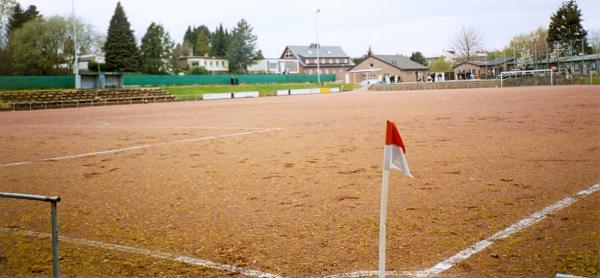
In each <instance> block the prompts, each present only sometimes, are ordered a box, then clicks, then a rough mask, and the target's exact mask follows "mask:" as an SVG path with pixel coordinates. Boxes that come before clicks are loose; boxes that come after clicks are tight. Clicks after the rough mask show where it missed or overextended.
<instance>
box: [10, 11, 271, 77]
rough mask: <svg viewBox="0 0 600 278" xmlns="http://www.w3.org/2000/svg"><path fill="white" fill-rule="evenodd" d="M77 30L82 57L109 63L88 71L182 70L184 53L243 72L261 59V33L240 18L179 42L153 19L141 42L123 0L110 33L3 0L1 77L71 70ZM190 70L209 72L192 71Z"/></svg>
mask: <svg viewBox="0 0 600 278" xmlns="http://www.w3.org/2000/svg"><path fill="white" fill-rule="evenodd" d="M73 26H75V28H73ZM74 34H76V35H77V53H78V55H86V54H97V53H101V52H104V54H105V60H106V63H105V64H98V63H95V62H91V63H90V70H93V71H96V70H98V69H101V70H106V71H117V72H140V73H147V74H178V73H180V72H181V71H182V70H181V69H180V67H179V64H178V60H179V59H180V58H181V57H183V56H205V55H206V56H210V57H219V58H226V59H228V60H229V70H230V71H232V72H245V71H246V70H247V68H248V66H250V65H251V64H253V63H254V62H255V61H256V60H259V59H263V55H262V52H261V51H260V50H257V48H256V40H257V36H256V35H254V34H253V29H252V26H250V24H249V23H248V22H247V21H246V20H244V19H241V20H240V21H239V22H238V23H237V24H236V26H235V27H234V28H233V29H232V30H231V31H230V30H228V29H226V28H224V27H223V25H222V24H220V25H219V26H218V27H216V28H215V30H214V31H212V32H211V30H210V29H209V28H208V27H206V26H204V25H201V26H198V27H192V26H189V27H188V29H187V31H186V32H185V35H184V38H183V42H182V43H177V44H176V43H175V42H174V41H173V40H172V38H171V36H170V34H169V32H168V31H167V30H165V28H164V27H163V26H162V25H161V24H158V23H155V22H152V23H150V25H149V26H148V28H147V29H146V32H145V34H144V36H143V37H142V39H141V41H140V44H139V46H138V42H137V40H136V38H135V35H134V32H133V30H132V29H131V24H130V23H129V20H128V19H127V15H126V14H125V11H124V9H123V6H122V5H121V3H120V2H118V3H117V6H116V8H115V11H114V14H113V16H112V18H111V20H110V24H109V28H108V32H107V34H106V36H102V35H100V34H98V33H97V32H96V31H95V30H94V28H93V26H91V25H86V24H83V23H82V21H81V20H80V19H77V18H65V17H61V16H52V17H48V18H46V17H44V16H42V15H41V14H40V13H39V11H38V10H37V7H36V6H34V5H31V6H29V7H28V8H27V9H23V8H22V7H21V5H20V4H19V3H18V2H16V1H15V0H0V61H1V62H0V75H56V74H71V73H72V72H73V69H72V66H73V64H74V61H75V55H74V53H75V49H74V42H73V38H74ZM190 73H207V70H206V69H203V68H195V69H190Z"/></svg>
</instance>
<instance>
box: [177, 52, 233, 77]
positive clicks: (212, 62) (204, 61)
mask: <svg viewBox="0 0 600 278" xmlns="http://www.w3.org/2000/svg"><path fill="white" fill-rule="evenodd" d="M177 63H178V64H179V67H180V68H181V69H184V70H187V69H190V68H193V67H204V68H205V69H207V70H208V71H209V72H211V73H226V72H229V60H227V59H225V58H217V57H208V56H184V57H181V58H179V61H178V62H177Z"/></svg>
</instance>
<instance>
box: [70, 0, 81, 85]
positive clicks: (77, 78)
mask: <svg viewBox="0 0 600 278" xmlns="http://www.w3.org/2000/svg"><path fill="white" fill-rule="evenodd" d="M71 7H72V9H73V10H72V12H73V16H72V18H73V22H72V24H73V48H74V51H73V55H74V59H73V61H74V64H73V72H74V73H75V89H79V88H81V77H80V76H79V60H78V59H77V52H78V50H77V26H76V21H75V0H71Z"/></svg>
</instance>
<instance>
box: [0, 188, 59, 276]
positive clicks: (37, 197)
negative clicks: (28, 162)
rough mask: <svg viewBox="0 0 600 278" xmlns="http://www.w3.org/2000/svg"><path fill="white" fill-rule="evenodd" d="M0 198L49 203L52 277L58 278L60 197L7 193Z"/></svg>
mask: <svg viewBox="0 0 600 278" xmlns="http://www.w3.org/2000/svg"><path fill="white" fill-rule="evenodd" d="M0 197H2V198H12V199H21V200H32V201H41V202H49V203H50V208H51V222H52V276H53V277H54V278H58V277H60V263H59V260H60V257H59V255H58V213H57V203H58V202H60V197H58V196H53V197H50V196H41V195H31V194H20V193H9V192H0Z"/></svg>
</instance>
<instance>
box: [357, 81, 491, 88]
mask: <svg viewBox="0 0 600 278" xmlns="http://www.w3.org/2000/svg"><path fill="white" fill-rule="evenodd" d="M500 86H501V84H500V80H496V79H492V80H460V81H445V82H405V83H397V84H373V85H371V86H370V87H369V90H372V91H416V90H446V89H468V88H495V87H500Z"/></svg>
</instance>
